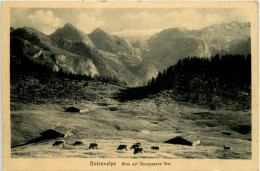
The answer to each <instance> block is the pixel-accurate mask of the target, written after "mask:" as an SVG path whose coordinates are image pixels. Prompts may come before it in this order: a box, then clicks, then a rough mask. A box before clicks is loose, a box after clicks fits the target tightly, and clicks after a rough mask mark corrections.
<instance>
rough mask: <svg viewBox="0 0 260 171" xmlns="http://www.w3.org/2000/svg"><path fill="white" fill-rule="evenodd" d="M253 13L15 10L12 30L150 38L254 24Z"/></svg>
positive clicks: (243, 11)
mask: <svg viewBox="0 0 260 171" xmlns="http://www.w3.org/2000/svg"><path fill="white" fill-rule="evenodd" d="M250 14H251V13H250V11H247V10H245V9H238V8H232V9H227V8H226V9H224V8H201V9H199V8H196V9H195V8H164V9H162V8H161V9H160V8H157V9H154V8H152V9H151V8H142V9H141V8H139V9H136V8H135V9H134V8H132V9H130V8H129V9H125V8H124V9H123V8H121V9H120V8H114V9H111V8H110V9H108V8H103V9H101V8H42V9H41V8H12V9H11V14H10V15H11V16H10V24H11V27H14V28H19V27H24V26H26V27H33V28H35V29H37V30H39V31H41V32H43V33H45V34H51V33H53V32H54V31H55V30H57V29H58V28H60V27H63V26H64V25H65V24H66V23H71V24H72V25H74V26H76V27H77V28H78V29H80V30H81V31H83V32H85V33H90V32H91V31H93V30H94V29H96V28H101V29H103V30H105V31H107V32H108V33H111V34H116V35H119V36H150V35H153V34H155V33H157V32H160V31H161V30H163V29H167V28H175V27H182V28H186V29H190V30H193V29H201V28H204V27H207V26H210V25H213V24H221V23H228V22H232V21H238V22H250Z"/></svg>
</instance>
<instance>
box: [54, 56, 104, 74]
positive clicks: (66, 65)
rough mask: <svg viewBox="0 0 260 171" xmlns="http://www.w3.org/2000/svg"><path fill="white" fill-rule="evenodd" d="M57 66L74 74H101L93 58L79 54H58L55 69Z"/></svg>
mask: <svg viewBox="0 0 260 171" xmlns="http://www.w3.org/2000/svg"><path fill="white" fill-rule="evenodd" d="M57 67H58V68H61V69H62V71H65V72H68V73H72V74H81V75H90V76H95V75H99V73H98V71H97V69H96V67H95V65H94V64H93V61H92V60H90V59H87V58H82V57H77V56H67V55H56V56H55V66H54V69H56V68H57Z"/></svg>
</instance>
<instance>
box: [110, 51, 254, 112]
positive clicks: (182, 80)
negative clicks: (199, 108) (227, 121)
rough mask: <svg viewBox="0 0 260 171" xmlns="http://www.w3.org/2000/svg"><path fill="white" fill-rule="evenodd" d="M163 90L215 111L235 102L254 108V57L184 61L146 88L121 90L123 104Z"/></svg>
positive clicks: (119, 96)
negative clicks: (252, 91) (252, 67)
mask: <svg viewBox="0 0 260 171" xmlns="http://www.w3.org/2000/svg"><path fill="white" fill-rule="evenodd" d="M164 90H171V91H168V94H169V96H171V97H172V98H173V99H176V100H178V101H184V102H192V103H196V104H201V105H205V104H208V106H209V107H210V108H211V109H216V107H218V105H224V104H226V103H229V101H236V102H238V103H239V104H240V107H241V108H242V109H249V108H250V105H251V55H248V56H247V57H244V56H242V55H224V56H221V57H220V56H219V55H216V56H215V57H212V58H210V59H208V58H197V57H192V58H185V59H183V60H179V61H178V62H177V64H176V65H174V66H170V67H169V68H167V69H166V70H164V72H162V73H159V74H158V76H157V77H156V78H152V79H151V80H150V81H149V82H148V85H147V86H144V87H138V88H129V89H126V90H122V92H121V93H119V94H117V96H116V97H115V98H118V99H120V100H121V101H127V100H134V99H142V98H145V97H148V96H151V95H156V93H160V92H162V91H164Z"/></svg>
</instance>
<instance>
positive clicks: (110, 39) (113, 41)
mask: <svg viewBox="0 0 260 171" xmlns="http://www.w3.org/2000/svg"><path fill="white" fill-rule="evenodd" d="M88 36H89V38H90V39H91V40H92V42H93V44H94V45H95V46H96V47H97V48H98V49H99V50H102V51H105V52H110V53H113V54H115V55H117V56H118V57H119V58H120V60H121V61H122V62H123V63H124V64H125V65H127V66H136V65H139V64H140V63H141V62H142V58H141V52H140V48H135V47H133V46H132V45H131V44H130V43H129V42H128V41H126V40H125V39H124V38H122V37H119V36H116V35H110V34H108V33H106V32H105V31H103V30H101V29H96V30H94V31H93V32H92V33H91V34H89V35H88Z"/></svg>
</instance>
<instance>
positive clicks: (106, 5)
mask: <svg viewBox="0 0 260 171" xmlns="http://www.w3.org/2000/svg"><path fill="white" fill-rule="evenodd" d="M18 8H19V9H21V10H22V9H25V8H26V9H28V8H33V9H37V8H40V9H49V8H50V9H53V8H57V9H78V10H82V9H84V8H86V9H94V10H105V9H121V13H120V14H122V13H123V12H122V11H124V9H125V10H127V9H138V10H140V9H144V11H145V10H149V9H156V10H158V11H162V13H163V11H164V10H165V9H167V10H169V9H177V11H178V9H186V10H187V9H188V10H189V9H190V11H191V13H192V12H193V11H194V9H208V10H215V9H240V10H241V11H243V10H245V11H250V17H249V18H250V23H251V62H252V65H251V74H252V75H251V78H252V83H251V85H252V87H251V92H252V93H251V97H252V103H251V105H252V107H251V111H252V113H251V114H252V117H251V120H252V122H251V123H252V131H251V136H252V138H251V141H250V142H251V152H252V153H251V154H252V155H251V157H249V159H240V158H237V159H234V158H232V159H219V158H214V159H211V158H207V157H202V158H195V159H194V158H182V157H176V158H171V157H170V159H169V158H167V157H165V156H156V157H152V158H148V157H142V156H141V155H143V154H140V155H139V154H137V157H136V158H123V157H122V158H120V157H119V158H118V157H111V158H110V157H109V156H105V157H102V158H95V157H92V158H83V157H62V156H61V157H57V156H54V157H45V158H42V157H28V156H27V157H26V154H25V156H24V157H23V155H22V154H21V156H20V157H17V156H16V157H12V155H11V154H12V150H11V121H10V118H11V117H10V116H11V112H10V111H11V109H10V26H11V24H10V23H11V21H10V19H11V17H10V15H11V10H12V9H18ZM115 11H116V10H115ZM1 14H2V20H1V26H2V33H1V40H2V41H1V42H2V54H1V56H2V104H1V105H2V135H3V136H2V139H3V142H2V164H3V170H5V171H11V170H24V171H29V170H37V171H40V170H42V171H47V170H79V171H80V170H212V171H213V170H214V171H222V170H250V171H251V170H258V167H259V164H258V162H259V137H258V136H259V125H258V123H259V111H258V109H259V101H258V99H259V97H258V94H259V92H258V91H259V90H258V87H259V80H258V78H259V75H258V67H259V66H258V63H259V61H258V60H259V58H258V57H259V52H258V42H259V40H258V3H257V2H225V1H221V2H199V1H198V2H195V1H193V2H177V1H176V2H162V1H160V2H159V1H158V2H2V9H1ZM134 14H135V13H132V16H129V17H136V16H135V15H134ZM194 14H197V13H194ZM64 15H67V16H68V17H70V16H69V13H66V14H65V13H64ZM173 15H174V14H173ZM114 16H115V17H116V15H114ZM187 16H189V15H187ZM202 16H203V15H202ZM33 17H35V16H31V18H33ZM48 17H52V16H47V18H46V20H47V19H49V18H48ZM118 17H120V16H118ZM153 17H154V18H153ZM205 17H206V16H205ZM226 17H227V18H228V17H230V16H228V15H227V16H226ZM104 18H105V16H104ZM148 18H149V17H148ZM33 20H38V19H37V18H33ZM33 20H31V21H32V22H33ZM183 20H184V21H185V20H187V21H189V22H187V24H186V25H184V26H183V27H185V26H187V27H189V26H190V28H191V29H193V28H194V29H198V28H196V27H193V25H192V24H193V23H192V21H190V19H189V18H183ZM207 20H209V22H210V18H209V19H207ZM212 20H214V18H212ZM28 21H29V20H28ZM54 21H56V20H53V22H54ZM110 21H111V25H112V24H116V23H115V22H114V21H113V18H112V19H111V18H110ZM35 22H36V21H35ZM93 22H94V21H93ZM153 22H158V19H157V18H155V16H154V15H151V16H150V25H151V26H152V25H153ZM168 22H174V21H168ZM189 23H190V25H189ZM201 23H202V24H203V22H201ZM42 24H43V25H44V23H42ZM53 24H54V23H53ZM121 25H124V23H122V24H121ZM126 25H129V24H126ZM135 25H137V26H138V25H139V24H138V23H135ZM166 25H167V24H166ZM212 25H213V24H212ZM162 27H164V26H162ZM165 27H167V26H165ZM205 27H206V25H205ZM122 28H123V26H122ZM136 28H137V27H136ZM200 28H203V26H202V27H200ZM111 29H112V27H111ZM151 29H152V28H151ZM151 29H150V30H149V29H148V30H147V31H152V30H151ZM164 29H167V28H164ZM141 30H142V29H141ZM51 31H52V30H51ZM128 31H129V30H128ZM112 32H113V31H112ZM155 32H156V31H155ZM114 33H118V34H124V33H125V32H124V30H115V31H114ZM132 33H133V32H130V33H129V34H132ZM145 33H146V31H145V30H142V32H141V33H140V32H139V33H138V34H145ZM126 34H128V33H126ZM144 130H145V129H144ZM141 133H144V134H145V133H146V132H145V131H144V132H141ZM148 135H150V134H149V133H148V134H147V136H148ZM86 138H88V137H86ZM97 141H98V142H99V139H98V138H97ZM108 141H109V140H108ZM126 141H127V140H126ZM126 141H124V142H126ZM201 141H203V139H201ZM102 142H103V141H102ZM119 142H120V141H117V143H119ZM198 147H199V146H198ZM200 148H201V149H202V147H200ZM205 148H206V147H205ZM231 148H232V146H231ZM222 149H223V148H222ZM202 150H203V149H202ZM231 150H232V149H231ZM232 152H233V151H232ZM234 153H235V152H234ZM144 154H145V152H144ZM46 155H47V154H46ZM93 155H95V151H94V152H93ZM50 156H51V155H50ZM98 162H99V163H102V162H110V164H109V166H102V165H98V164H97V163H98ZM93 163H94V164H93ZM141 163H160V164H161V165H156V166H154V165H150V166H147V165H142V164H141ZM95 165H96V166H95Z"/></svg>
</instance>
